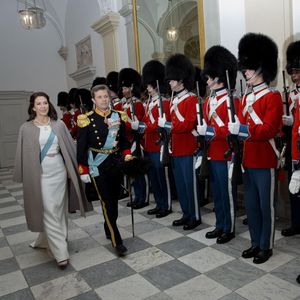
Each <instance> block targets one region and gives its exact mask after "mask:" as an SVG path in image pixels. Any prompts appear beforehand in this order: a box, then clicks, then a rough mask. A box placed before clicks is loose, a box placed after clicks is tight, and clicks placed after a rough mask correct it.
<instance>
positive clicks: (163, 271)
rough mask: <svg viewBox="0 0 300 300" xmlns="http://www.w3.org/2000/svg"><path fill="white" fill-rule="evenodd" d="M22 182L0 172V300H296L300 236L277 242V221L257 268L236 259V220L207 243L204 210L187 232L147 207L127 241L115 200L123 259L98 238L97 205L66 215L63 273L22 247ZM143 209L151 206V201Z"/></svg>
mask: <svg viewBox="0 0 300 300" xmlns="http://www.w3.org/2000/svg"><path fill="white" fill-rule="evenodd" d="M22 194H23V193H22V185H21V184H16V183H14V182H13V181H12V175H11V170H10V169H1V170H0V298H1V299H22V300H31V299H42V300H50V299H55V300H63V299H76V300H82V299H86V300H92V299H93V300H94V299H103V300H106V299H108V300H119V299H122V300H127V299H128V300H131V299H132V300H133V299H134V300H138V299H147V300H154V299H155V300H167V299H178V300H182V299H186V300H189V299H201V300H205V299H209V300H212V299H223V300H225V299H226V300H233V299H236V300H241V299H250V300H252V299H255V300H260V299H272V300H277V299H278V300H282V299H300V285H298V284H297V283H296V281H295V278H296V277H297V275H298V274H300V247H299V245H300V237H299V236H297V237H291V238H283V237H282V236H281V235H280V229H281V228H282V226H284V225H286V224H283V223H281V224H280V222H277V223H278V224H277V231H276V237H275V239H276V242H275V248H274V255H273V257H272V258H271V259H270V260H269V261H268V262H266V263H265V264H262V265H255V264H253V263H252V260H246V259H243V258H241V252H242V250H244V249H246V248H248V247H249V245H250V243H249V232H248V230H247V227H246V226H244V225H243V224H242V219H243V217H240V218H238V220H237V226H236V238H235V239H233V240H232V241H231V242H229V243H227V244H225V245H218V244H216V243H215V240H207V239H206V238H205V233H206V232H207V231H208V230H211V229H212V227H213V225H214V222H215V221H214V213H213V212H212V209H211V205H207V206H206V207H205V208H203V209H202V220H203V224H202V225H201V226H199V227H198V228H197V229H195V230H193V231H183V230H182V228H175V227H172V226H171V222H172V221H173V220H175V219H176V218H179V217H180V209H179V205H178V203H177V202H175V203H174V206H173V211H174V212H173V213H172V214H170V215H169V216H167V217H165V218H162V219H156V218H155V217H153V216H148V215H147V213H146V211H147V210H148V209H149V207H145V208H143V209H141V210H138V211H135V212H134V220H135V237H134V238H133V237H132V233H131V215H130V210H129V209H128V208H127V207H126V202H127V200H122V201H120V205H119V219H118V224H119V228H120V231H121V234H122V236H123V238H124V243H125V245H126V246H127V248H128V250H129V251H128V255H127V256H126V257H124V258H118V257H117V256H116V255H115V254H114V251H113V249H112V247H111V245H110V242H109V241H108V240H107V239H106V238H105V235H104V231H103V216H102V213H101V209H100V206H99V204H98V203H95V205H94V211H93V212H90V213H88V214H87V217H86V218H82V217H80V216H79V215H78V214H71V215H69V252H70V255H71V263H70V265H69V267H68V268H67V269H65V270H60V269H58V268H57V266H56V263H55V261H54V260H53V259H52V258H51V257H50V256H49V255H48V253H47V252H46V251H44V250H34V249H32V248H30V247H29V243H30V242H31V241H32V240H33V239H34V238H35V236H36V233H32V232H29V231H28V230H27V227H26V223H25V217H24V212H23V196H22ZM150 207H154V204H153V200H152V201H151V204H150Z"/></svg>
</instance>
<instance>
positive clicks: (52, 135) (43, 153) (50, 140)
mask: <svg viewBox="0 0 300 300" xmlns="http://www.w3.org/2000/svg"><path fill="white" fill-rule="evenodd" d="M54 138H55V133H54V131H53V130H52V129H51V132H50V135H49V137H48V140H47V142H46V144H45V146H44V147H43V149H42V151H41V153H40V162H42V161H43V159H44V158H45V156H46V155H47V153H48V151H49V149H50V147H51V146H52V143H53V141H54Z"/></svg>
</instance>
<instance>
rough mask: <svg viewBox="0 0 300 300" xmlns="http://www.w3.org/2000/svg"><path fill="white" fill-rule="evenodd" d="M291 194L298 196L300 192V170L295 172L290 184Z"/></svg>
mask: <svg viewBox="0 0 300 300" xmlns="http://www.w3.org/2000/svg"><path fill="white" fill-rule="evenodd" d="M289 190H290V192H291V194H297V193H298V192H299V190H300V170H297V171H294V172H293V174H292V177H291V181H290V184H289Z"/></svg>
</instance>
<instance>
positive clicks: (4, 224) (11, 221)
mask: <svg viewBox="0 0 300 300" xmlns="http://www.w3.org/2000/svg"><path fill="white" fill-rule="evenodd" d="M24 223H26V219H25V216H20V217H16V218H11V219H6V220H2V221H0V226H1V227H2V228H7V227H10V226H14V225H20V224H24Z"/></svg>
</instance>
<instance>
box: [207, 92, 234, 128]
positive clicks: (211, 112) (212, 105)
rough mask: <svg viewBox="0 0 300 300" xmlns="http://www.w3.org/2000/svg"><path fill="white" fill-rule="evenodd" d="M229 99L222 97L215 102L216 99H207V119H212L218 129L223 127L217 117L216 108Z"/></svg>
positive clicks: (225, 96) (226, 96)
mask: <svg viewBox="0 0 300 300" xmlns="http://www.w3.org/2000/svg"><path fill="white" fill-rule="evenodd" d="M228 99H229V97H228V95H224V96H223V97H222V98H220V99H219V100H217V97H211V98H209V114H208V119H209V120H210V119H211V117H213V118H214V120H215V122H216V123H217V125H218V126H219V127H223V126H224V123H223V121H222V120H221V118H220V117H219V116H218V114H217V112H216V110H217V108H218V107H220V106H221V105H222V104H223V103H224V102H226V101H227V100H228Z"/></svg>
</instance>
